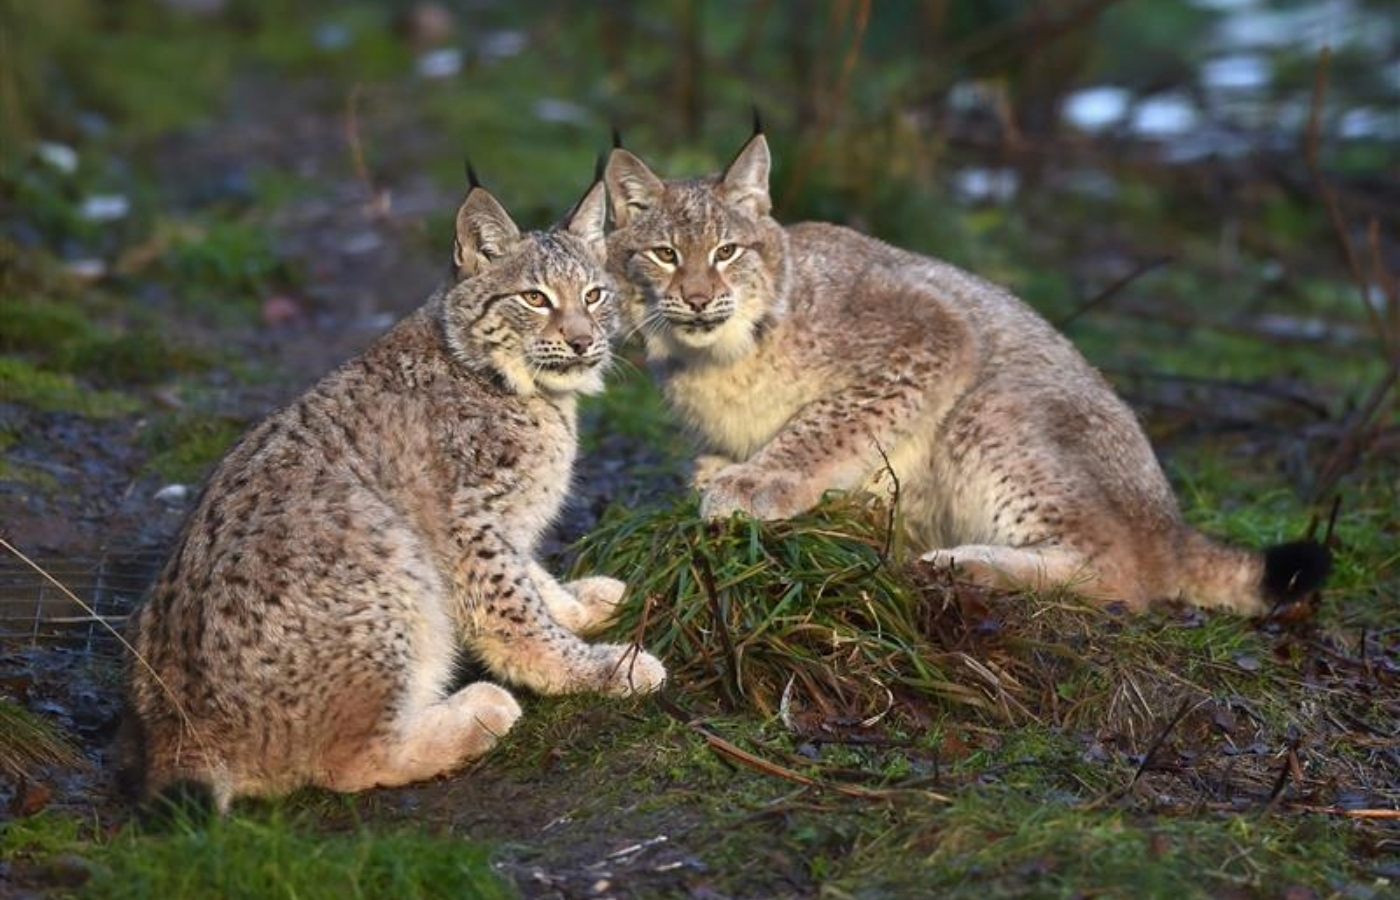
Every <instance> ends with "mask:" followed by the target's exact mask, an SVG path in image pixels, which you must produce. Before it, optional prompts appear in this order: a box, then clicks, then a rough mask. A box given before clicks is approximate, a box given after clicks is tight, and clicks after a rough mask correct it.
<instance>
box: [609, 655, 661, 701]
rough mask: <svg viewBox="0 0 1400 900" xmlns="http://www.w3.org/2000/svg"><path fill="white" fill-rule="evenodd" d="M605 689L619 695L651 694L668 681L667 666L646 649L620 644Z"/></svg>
mask: <svg viewBox="0 0 1400 900" xmlns="http://www.w3.org/2000/svg"><path fill="white" fill-rule="evenodd" d="M616 650H617V653H616V655H615V656H614V657H613V662H612V664H611V666H610V667H609V669H608V681H607V684H606V685H605V686H604V688H603V690H604V691H605V692H606V693H609V694H613V695H615V696H618V697H627V696H631V695H633V694H650V693H651V692H652V691H655V690H656V689H657V688H659V687H661V685H662V684H664V683H665V682H666V667H665V666H664V665H662V664H661V660H659V659H657V658H656V657H654V656H652V655H651V654H650V653H648V652H646V651H645V650H639V649H637V648H635V647H633V646H631V645H630V644H629V645H626V646H622V645H619V646H617V648H616Z"/></svg>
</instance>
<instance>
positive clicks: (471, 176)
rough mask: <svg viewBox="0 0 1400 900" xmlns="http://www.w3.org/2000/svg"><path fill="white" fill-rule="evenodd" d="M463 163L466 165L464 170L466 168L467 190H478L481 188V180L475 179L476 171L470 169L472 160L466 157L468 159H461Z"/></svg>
mask: <svg viewBox="0 0 1400 900" xmlns="http://www.w3.org/2000/svg"><path fill="white" fill-rule="evenodd" d="M463 163H464V164H465V165H466V168H467V186H468V188H469V189H470V188H479V187H481V179H480V178H478V177H476V169H474V168H472V160H471V157H469V156H468V157H465V158H464V159H463Z"/></svg>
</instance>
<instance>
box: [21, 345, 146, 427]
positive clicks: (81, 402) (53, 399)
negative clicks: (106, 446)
mask: <svg viewBox="0 0 1400 900" xmlns="http://www.w3.org/2000/svg"><path fill="white" fill-rule="evenodd" d="M0 402H3V403H17V404H19V405H21V406H28V407H30V408H32V409H36V410H38V411H40V412H71V413H77V414H79V415H83V416H88V417H90V418H94V419H112V418H118V417H120V416H124V415H127V414H130V413H133V412H135V411H137V410H138V409H140V408H141V403H140V402H139V401H138V400H137V399H136V398H134V397H132V396H130V395H129V394H124V393H120V392H117V391H97V390H91V389H89V388H85V387H83V386H82V385H80V384H79V383H78V382H77V381H75V380H74V379H73V378H72V377H71V376H69V375H64V374H60V373H57V372H50V371H46V370H44V369H40V368H37V367H35V366H34V365H32V364H30V363H28V362H25V361H24V360H21V359H15V358H13V357H8V356H4V357H0Z"/></svg>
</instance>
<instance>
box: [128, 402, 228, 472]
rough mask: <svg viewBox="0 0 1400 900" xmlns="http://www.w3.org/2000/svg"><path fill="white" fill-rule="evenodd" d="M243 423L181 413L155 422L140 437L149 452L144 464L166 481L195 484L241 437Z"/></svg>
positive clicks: (216, 417)
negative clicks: (149, 454)
mask: <svg viewBox="0 0 1400 900" xmlns="http://www.w3.org/2000/svg"><path fill="white" fill-rule="evenodd" d="M244 427H245V423H244V422H242V421H240V420H235V419H228V418H221V417H218V416H201V415H195V414H185V415H176V416H170V417H168V418H166V419H163V420H161V421H158V422H156V423H155V424H154V425H152V426H151V427H150V428H149V429H148V430H147V431H146V432H145V434H144V435H143V436H142V443H143V444H144V445H145V447H146V448H147V449H148V450H150V451H151V458H150V459H149V460H148V461H147V463H146V465H147V468H149V469H150V470H151V471H153V472H155V473H156V474H157V475H159V476H160V477H161V478H163V479H165V480H167V481H173V482H179V483H181V484H195V483H198V482H200V481H202V480H203V478H204V476H205V475H206V474H208V471H209V469H210V468H211V467H212V466H213V465H214V463H216V462H218V461H219V460H220V459H222V458H223V455H224V454H225V453H227V452H228V449H229V447H231V446H233V444H234V442H235V441H237V440H238V438H239V437H240V436H241V435H242V433H243V430H244Z"/></svg>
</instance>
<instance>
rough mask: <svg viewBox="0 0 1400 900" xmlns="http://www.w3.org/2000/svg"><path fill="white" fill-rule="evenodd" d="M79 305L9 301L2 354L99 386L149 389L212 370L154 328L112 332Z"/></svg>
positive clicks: (0, 333)
mask: <svg viewBox="0 0 1400 900" xmlns="http://www.w3.org/2000/svg"><path fill="white" fill-rule="evenodd" d="M96 316H97V313H96V312H95V311H94V310H92V309H84V308H81V307H80V306H79V305H78V303H77V302H76V301H53V300H29V301H19V300H14V301H7V314H6V316H5V317H4V321H3V323H0V352H5V353H23V354H24V355H26V356H27V357H30V358H33V359H37V360H38V361H40V362H41V363H42V364H43V366H44V368H46V369H49V370H51V371H55V372H62V373H67V374H72V375H82V376H84V377H86V378H87V380H89V381H91V382H92V383H94V384H97V385H109V386H121V385H127V384H151V383H154V382H158V381H161V380H164V379H166V378H169V377H171V376H172V375H176V374H183V373H189V372H195V371H200V370H203V369H205V368H208V366H209V364H210V359H209V356H208V354H206V353H205V352H204V351H203V350H201V349H199V348H195V347H189V346H177V345H174V344H172V343H171V342H170V341H169V340H168V339H167V338H166V337H165V336H164V335H163V334H161V333H160V332H159V331H157V330H155V328H153V327H141V326H138V327H135V328H131V329H128V330H113V329H111V328H108V327H106V326H105V325H103V324H100V322H99V321H98V320H97V319H96Z"/></svg>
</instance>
